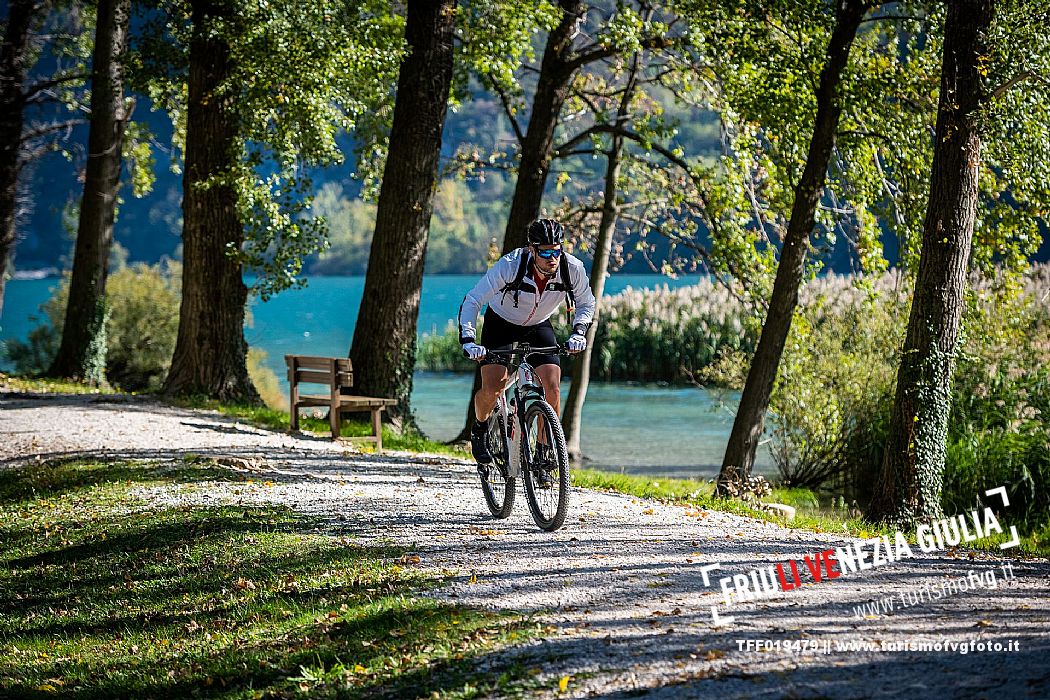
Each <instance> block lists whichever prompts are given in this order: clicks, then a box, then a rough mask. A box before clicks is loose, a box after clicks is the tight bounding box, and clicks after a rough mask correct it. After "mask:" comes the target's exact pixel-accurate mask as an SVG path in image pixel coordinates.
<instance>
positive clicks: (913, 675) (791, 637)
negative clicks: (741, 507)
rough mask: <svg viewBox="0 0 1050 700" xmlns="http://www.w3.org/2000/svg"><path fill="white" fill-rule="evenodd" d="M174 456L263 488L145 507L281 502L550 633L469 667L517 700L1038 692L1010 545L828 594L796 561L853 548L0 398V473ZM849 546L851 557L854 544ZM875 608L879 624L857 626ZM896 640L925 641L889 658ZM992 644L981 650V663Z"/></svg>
mask: <svg viewBox="0 0 1050 700" xmlns="http://www.w3.org/2000/svg"><path fill="white" fill-rule="evenodd" d="M190 453H193V454H200V455H211V456H216V457H220V458H230V459H227V460H226V461H228V462H229V464H230V465H231V468H236V469H249V470H252V471H257V472H259V473H260V474H265V475H266V476H265V479H259V480H257V481H256V483H254V484H251V485H246V484H244V483H236V482H231V483H225V484H216V485H214V487H211V488H208V489H206V490H204V489H201V488H200V487H199V486H194V485H176V486H172V487H170V488H168V487H165V488H163V489H154V490H151V491H149V492H148V494H147V495H148V496H149V497H150V498H152V499H154V500H155V501H156V502H158V503H178V502H202V501H208V502H218V501H241V502H264V501H265V502H273V503H280V504H283V505H287V506H289V507H291V508H293V509H295V510H296V511H299V512H301V513H302V514H303V515H304V522H306V523H308V526H309V527H313V528H318V529H322V530H325V531H333V532H339V533H340V534H342V535H349V536H352V537H353V538H354V539H356V540H357V541H358V542H360V543H361V544H369V543H390V542H393V543H397V544H401V545H405V546H407V547H410V548H411V549H412V550H413V551H415V552H416V553H418V555H419V557H420V566H424V567H428V568H430V569H432V570H433V571H434V572H435V573H437V574H438V575H441V576H444V577H446V578H447V580H448V584H447V585H445V586H444V587H442V588H440V589H439V590H437V591H436V592H435V593H434V595H436V596H438V597H441V598H444V599H447V600H450V601H454V602H458V603H462V604H469V605H479V606H487V607H492V608H501V609H516V610H528V611H539V612H540V614H541V615H542V616H543V619H545V620H547V621H548V622H549V623H550V625H551V627H550V629H551V632H550V634H548V635H547V636H546V638H545V639H543V640H542V641H540V642H534V643H531V644H528V645H523V646H521V647H517V648H514V649H512V650H509V651H503V652H500V653H498V654H494V655H493V656H492V657H491V658H487V659H482V661H481V662H480V663H482V664H483V667H486V668H499V667H500V666H501V665H502V664H503V663H505V662H507V661H510V660H523V659H524V660H526V661H527V662H528V663H530V664H533V665H536V666H539V667H540V668H542V669H543V673H542V674H541V675H540V676H539V677H538V678H537V679H536V684H535V688H533V690H532V691H530V692H533V693H534V695H535V696H537V697H543V696H551V697H553V696H555V695H559V693H558V692H557V686H558V682H557V681H558V679H560V678H562V677H563V676H566V675H568V676H571V679H570V681H569V684H568V687H567V689H566V692H564V693H561V694H560V695H559V696H567V697H595V696H601V697H612V698H615V697H621V696H622V697H627V696H631V697H636V696H638V695H645V696H646V697H659V698H664V697H666V698H672V697H674V698H678V697H708V696H717V697H719V698H736V697H740V698H743V697H749V698H754V697H778V698H779V697H832V698H839V697H842V698H853V697H889V696H898V695H903V694H915V695H916V696H917V697H925V696H928V695H934V694H937V695H939V696H942V697H989V696H992V695H993V694H994V695H995V696H997V697H1047V696H1048V695H1050V664H1047V661H1046V659H1047V658H1048V657H1047V653H1048V652H1050V565H1048V564H1047V562H1046V561H1045V560H1032V559H1027V560H1026V559H1021V558H1019V557H1017V556H1013V555H1012V552H1011V550H1006V551H1005V552H1004V553H1003V554H1004V556H1002V557H992V556H990V555H988V554H986V553H976V552H970V551H968V550H964V549H962V548H960V549H958V550H948V549H944V548H938V549H937V550H936V551H934V552H931V553H928V554H924V553H923V552H921V551H920V550H919V549H918V548H917V547H916V548H913V554H914V556H913V557H903V558H901V559H900V560H898V561H887V562H885V563H880V565H878V566H875V567H873V568H869V569H867V570H859V571H856V572H850V573H848V574H844V575H842V576H841V577H838V578H836V579H834V580H827V575H828V574H827V573H826V570H825V573H824V574H823V575H822V580H821V582H819V583H817V582H814V575H813V574H812V573H811V572H810V569H809V567H808V566H807V565H806V561H805V559H804V557H805V556H806V555H810V562H811V563H813V562H814V555H815V553H816V552H821V551H824V550H828V549H836V548H845V547H847V546H848V545H850V544H851V543H853V542H854V540H851V539H848V538H846V537H845V536H843V535H842V534H835V533H819V534H818V533H813V532H809V531H803V530H792V529H787V528H783V527H781V526H779V525H775V524H771V523H767V522H762V521H759V520H753V519H749V518H742V517H738V516H734V515H729V514H725V513H719V512H707V511H700V510H696V509H693V508H685V507H680V506H668V505H661V504H658V503H653V502H648V501H642V500H639V499H634V498H631V497H629V496H621V495H618V494H606V493H598V492H593V491H582V490H577V491H575V492H574V493H573V500H572V502H571V506H570V517H569V519H568V521H567V522H566V525H565V527H564V528H563V529H562V530H561V531H559V532H557V533H554V534H545V533H543V532H541V531H539V530H538V529H537V528H536V527H535V525H534V524H533V523H532V522H531V520H530V518H529V516H528V511H527V507H526V506H525V504H524V502H523V501H524V498H523V496H521V495H519V502H518V504H517V505H516V507H515V513H514V515H512V516H511V517H510V518H509V519H508V520H505V521H493V520H492V519H491V518H489V517H488V514H487V511H486V510H485V507H484V503H483V501H482V498H481V494H480V490H479V489H478V487H477V479H476V476H475V474H474V470H473V467H472V465H470V464H468V463H466V462H461V461H456V460H451V459H448V458H445V457H428V456H420V455H409V454H395V453H388V454H386V455H383V456H373V455H363V454H359V453H357V452H355V451H354V450H353V448H352V447H349V446H346V445H343V444H339V443H333V442H332V441H330V440H327V439H323V438H312V437H306V436H291V435H287V434H282V433H275V432H271V431H266V430H260V429H258V428H254V427H252V426H248V425H245V424H243V423H238V422H237V421H234V420H232V419H228V418H224V417H222V416H219V415H217V414H214V413H209V412H204V411H189V410H183V409H178V408H172V407H169V406H163V405H159V404H157V403H154V402H151V401H148V400H143V399H138V398H133V397H109V396H42V395H36V396H33V395H25V394H11V393H7V394H4V393H0V468H3V467H5V466H15V465H18V464H21V463H25V462H27V461H35V460H46V459H50V458H55V457H59V456H68V455H72V454H92V455H96V456H105V457H111V458H149V459H166V458H178V457H180V456H183V455H186V454H190ZM264 481H269V482H272V486H265V485H264V484H263V482H264ZM1002 525H1003V527H1004V529H1006V530H1008V523H1003V524H1002ZM971 529H972V528H971ZM864 548H865V549H866V551H867V552H868V554H869V556H871V555H872V554H873V550H874V546H873V545H871V544H868V545H864ZM883 555H884V556H885V552H883ZM790 560H795V561H796V568H797V569H798V571H799V581H800V583H801V584H802V585H801V586H800V587H799V588H797V589H796V590H790V591H780V590H777V591H776V594H775V595H773V596H772V597H769V598H767V599H764V600H756V601H750V602H742V601H739V600H736V601H734V602H733V604H732V605H728V606H727V604H726V602H725V600H724V598H723V591H722V588H721V585H720V580H721V579H722V578H723V577H732V576H734V575H741V577H740V580H738V582H740V583H743V582H744V579H745V578H746V581H747V582H748V585H749V586H750V587H751V588H752V590H753V589H754V588H755V587H756V586H757V584H758V583H761V581H762V579H761V578H760V576H759V574H758V573H757V571H758V570H760V569H761V570H768V568H769V567H770V566H773V565H775V564H776V563H778V562H783V563H784V564H783V568H784V571H785V573H786V576H785V581H787V582H788V583H790V582H791V581H792V576H791V568H790V565H789V564H788V563H787V562H789V561H790ZM716 565H717V567H718V568H714V567H715V566H716ZM839 566H840V567H842V566H843V564H839ZM817 571H821V569H820V568H819V566H818V568H817ZM836 571H837V569H836V568H835V567H834V566H832V573H835V572H836ZM752 572H756V573H752ZM752 576H753V578H752ZM753 580H755V582H752V581H753ZM705 581H706V584H708V585H705ZM993 584H994V587H993ZM732 585H733V582H732V581H731V582H730V587H732ZM778 588H779V586H778ZM884 599H889V601H886V602H885V603H884V605H888V604H889V602H890V601H892V603H893V605H894V610H893V611H892V612H888V613H887V612H886V608H885V607H881V608H877V612H878V614H872V610H870V609H868V610H865V611H863V614H860V615H858V614H857V611H856V607H857V606H861V605H865V604H873V605H879V601H884ZM712 609H713V611H712ZM865 644H867V645H869V646H868V647H867V648H866V649H865V648H863V647H861V646H858V645H865ZM907 644H913V645H923V644H935V645H938V644H939V645H940V646H939V650H938V647H934V648H932V649H924V650H902V649H901V648H900V645H907ZM996 644H998V645H1001V647H1002V650H1000V651H994V650H991V649H994V645H996ZM850 645H854V646H852V647H851V646H850ZM960 645H961V646H962V647H964V649H965V652H966V653H963V650H962V649H960ZM984 645H988V647H987V648H984ZM982 648H984V650H983V651H982Z"/></svg>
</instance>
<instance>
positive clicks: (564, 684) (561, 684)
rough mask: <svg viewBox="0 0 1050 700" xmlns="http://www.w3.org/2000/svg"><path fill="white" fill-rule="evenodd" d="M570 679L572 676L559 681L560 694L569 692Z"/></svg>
mask: <svg viewBox="0 0 1050 700" xmlns="http://www.w3.org/2000/svg"><path fill="white" fill-rule="evenodd" d="M569 678H570V676H562V677H561V679H560V680H559V681H558V692H559V693H564V692H565V691H566V690H568V688H569Z"/></svg>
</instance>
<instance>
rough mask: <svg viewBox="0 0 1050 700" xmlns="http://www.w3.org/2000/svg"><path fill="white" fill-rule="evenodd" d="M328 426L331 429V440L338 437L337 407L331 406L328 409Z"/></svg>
mask: <svg viewBox="0 0 1050 700" xmlns="http://www.w3.org/2000/svg"><path fill="white" fill-rule="evenodd" d="M328 425H329V426H330V427H331V428H332V439H333V440H334V439H335V438H337V437H339V407H338V406H332V407H331V408H329V409H328Z"/></svg>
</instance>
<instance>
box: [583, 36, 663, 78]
mask: <svg viewBox="0 0 1050 700" xmlns="http://www.w3.org/2000/svg"><path fill="white" fill-rule="evenodd" d="M678 43H681V37H666V36H647V37H645V38H644V39H642V40H641V41H640V42H639V45H640V46H641V49H642V50H643V51H644V50H652V49H666V48H668V47H670V46H673V45H675V44H678ZM618 53H620V49H618V48H616V47H613V46H599V45H597V44H592V45H591V46H589V47H587V48H586V49H584V50H583V51H581V52H580V53H578V54H576V57H575V58H573V59H572V60H571V61H568V62H566V63H565V70H566V71H568V72H570V73H572V72H575V71H576V70H577V69H578V68H581V67H583V66H585V65H587V64H588V63H594V62H595V61H600V60H602V59H603V58H609V57H610V56H615V55H617V54H618Z"/></svg>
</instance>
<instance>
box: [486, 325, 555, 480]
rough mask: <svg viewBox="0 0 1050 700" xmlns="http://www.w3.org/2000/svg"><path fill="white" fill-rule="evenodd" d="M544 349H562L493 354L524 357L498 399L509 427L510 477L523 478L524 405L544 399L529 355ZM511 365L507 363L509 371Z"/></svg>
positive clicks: (499, 412)
mask: <svg viewBox="0 0 1050 700" xmlns="http://www.w3.org/2000/svg"><path fill="white" fill-rule="evenodd" d="M544 350H559V348H529V347H528V346H527V345H526V346H524V351H523V350H522V349H521V348H515V349H512V350H509V351H492V354H494V355H507V356H511V355H516V354H521V362H520V363H519V364H518V366H517V368H516V369H515V371H514V373H513V374H511V375H510V376H509V377H508V379H507V383H506V385H505V386H504V387H503V391H501V392H500V395H499V398H498V399H496V409H495V410H496V412H497V415H498V416H499V417H500V418H502V419H503V425H504V426H506V427H505V429H504V431H503V440H504V445H505V446H506V449H507V477H508V478H517V477H519V476H521V467H522V464H521V441H522V440H523V439H524V438H525V406H526V404H527V403H528V402H530V401H533V400H535V399H541V400H543V399H544V393H543V387H542V386H540V385H539V384H538V382H537V379H536V371H535V370H534V369H533V367H532V365H530V364H529V363H528V360H527V359H526V358H527V356H528V355H529V354H532V353H533V352H537V351H544ZM510 365H511V363H510V362H508V367H507V368H508V370H509V369H510ZM509 395H512V397H513V398H512V399H511V401H513V404H514V408H513V410H511V406H510V402H509V401H508V400H507V397H508V396H509Z"/></svg>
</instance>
